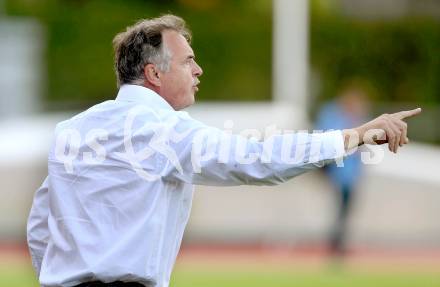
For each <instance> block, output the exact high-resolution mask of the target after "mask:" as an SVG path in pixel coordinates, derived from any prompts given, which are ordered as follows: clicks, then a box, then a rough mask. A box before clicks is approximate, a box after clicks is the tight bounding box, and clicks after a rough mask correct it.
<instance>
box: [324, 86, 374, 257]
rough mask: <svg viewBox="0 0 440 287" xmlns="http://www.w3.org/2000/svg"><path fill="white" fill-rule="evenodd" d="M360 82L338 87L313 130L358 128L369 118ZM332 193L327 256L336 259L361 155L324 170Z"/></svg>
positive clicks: (341, 247) (342, 242)
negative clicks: (334, 210)
mask: <svg viewBox="0 0 440 287" xmlns="http://www.w3.org/2000/svg"><path fill="white" fill-rule="evenodd" d="M367 93H368V92H367V89H366V87H365V86H364V85H363V84H361V82H360V81H350V82H347V83H345V84H344V85H342V86H341V89H340V92H339V95H338V96H337V97H336V98H335V99H334V100H332V101H330V102H328V103H325V104H324V105H323V106H322V108H321V109H320V110H319V112H318V116H317V121H316V129H318V130H324V131H325V130H338V129H345V128H347V127H352V126H358V125H361V124H362V123H363V122H365V120H366V119H367V117H368V110H369V109H368V107H369V103H368V94H367ZM323 171H324V173H325V175H326V176H327V177H328V178H329V180H330V182H331V183H332V185H333V187H334V189H335V198H336V203H337V207H338V208H337V210H338V212H337V214H336V219H335V222H334V224H333V228H332V230H331V234H330V239H329V249H330V253H331V254H332V255H334V256H335V257H336V258H338V257H341V256H343V255H344V254H345V252H346V247H347V246H346V239H347V227H348V226H347V224H348V220H349V215H350V213H351V209H352V206H353V197H354V195H355V192H356V188H357V185H358V183H359V180H360V179H361V177H362V162H361V157H360V153H359V152H358V151H356V152H355V153H354V154H352V155H351V156H349V157H346V158H345V159H344V165H343V166H342V167H338V166H337V165H336V163H331V164H329V165H327V166H325V167H324V168H323Z"/></svg>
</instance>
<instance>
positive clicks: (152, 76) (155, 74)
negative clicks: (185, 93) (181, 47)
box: [144, 64, 161, 87]
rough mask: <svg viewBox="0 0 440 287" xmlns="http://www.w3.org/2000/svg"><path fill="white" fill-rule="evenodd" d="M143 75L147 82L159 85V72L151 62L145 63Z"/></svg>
mask: <svg viewBox="0 0 440 287" xmlns="http://www.w3.org/2000/svg"><path fill="white" fill-rule="evenodd" d="M144 76H145V79H146V80H147V82H148V83H150V84H151V85H153V86H156V87H160V86H161V82H160V72H159V70H158V69H157V68H156V66H155V65H153V64H147V65H145V67H144Z"/></svg>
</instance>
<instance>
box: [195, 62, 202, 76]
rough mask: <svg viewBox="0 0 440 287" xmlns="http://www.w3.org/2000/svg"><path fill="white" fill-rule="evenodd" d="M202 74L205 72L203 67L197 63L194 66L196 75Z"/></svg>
mask: <svg viewBox="0 0 440 287" xmlns="http://www.w3.org/2000/svg"><path fill="white" fill-rule="evenodd" d="M202 74H203V70H202V68H201V67H200V66H199V65H198V64H197V63H195V67H194V75H195V76H196V77H200V76H201V75H202Z"/></svg>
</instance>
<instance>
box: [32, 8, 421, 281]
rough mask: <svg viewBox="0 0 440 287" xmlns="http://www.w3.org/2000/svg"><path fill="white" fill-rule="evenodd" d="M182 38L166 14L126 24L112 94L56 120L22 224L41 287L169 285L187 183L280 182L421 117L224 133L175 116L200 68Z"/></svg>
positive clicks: (189, 189)
mask: <svg viewBox="0 0 440 287" xmlns="http://www.w3.org/2000/svg"><path fill="white" fill-rule="evenodd" d="M190 40H191V34H190V32H189V30H188V29H187V28H186V26H185V22H184V21H183V20H182V19H181V18H178V17H176V16H173V15H165V16H162V17H159V18H155V19H150V20H143V21H140V22H138V23H137V24H135V25H133V26H131V27H128V28H127V30H126V31H125V32H122V33H120V34H118V35H117V36H116V37H115V39H114V48H115V68H116V74H117V78H118V86H119V87H120V89H119V92H118V95H117V97H116V99H115V100H111V101H106V102H103V103H101V104H98V105H96V106H93V107H92V108H90V109H88V110H86V111H85V112H83V113H80V114H78V115H76V116H74V117H73V118H71V119H69V120H67V121H64V122H61V123H59V124H58V125H57V127H56V129H55V137H54V141H53V144H52V147H51V149H50V152H49V157H48V176H47V178H46V180H45V181H44V182H43V185H42V186H41V187H40V188H39V189H38V190H37V192H36V194H35V198H34V202H33V206H32V209H31V212H30V215H29V221H28V230H27V231H28V233H27V234H28V244H29V248H30V253H31V257H32V262H33V265H34V268H35V270H36V272H37V274H38V277H39V281H40V284H41V285H42V286H160V287H166V286H168V285H169V280H170V276H171V270H172V267H173V264H174V261H175V259H176V256H177V253H178V250H179V247H180V243H181V240H182V236H183V232H184V229H185V225H186V223H187V221H188V217H189V213H190V209H191V201H192V196H193V184H206V185H241V184H256V185H273V184H279V183H282V182H285V181H287V180H288V179H290V178H292V177H294V176H296V175H299V174H301V173H303V172H306V171H308V170H310V169H314V168H316V167H320V166H322V165H323V164H325V163H328V162H331V161H334V160H335V159H337V158H341V157H342V156H344V154H345V151H346V150H348V149H351V148H354V147H357V146H358V145H360V144H362V143H363V142H364V141H363V140H364V138H366V137H365V135H367V134H368V132H369V131H370V130H373V129H376V131H377V129H379V132H375V133H371V136H370V137H368V138H369V141H371V142H376V143H385V142H386V143H388V145H389V148H390V150H391V151H393V152H396V151H397V149H398V147H399V146H402V145H403V144H405V143H407V142H408V139H407V136H406V135H407V126H406V124H405V122H403V121H402V119H403V118H405V117H408V116H412V115H415V114H418V113H419V112H420V109H416V110H412V111H404V112H400V113H396V114H392V115H382V116H381V117H379V118H377V119H375V120H373V121H371V122H369V123H366V124H364V125H362V126H360V127H358V128H354V129H350V130H343V131H331V132H326V133H321V134H305V133H302V134H301V133H298V134H285V135H279V134H277V135H273V136H271V137H269V138H267V139H266V140H265V141H262V142H258V141H256V140H254V139H247V138H244V137H241V136H236V135H230V134H228V133H226V132H223V131H221V130H218V129H216V128H213V127H209V126H206V125H205V124H203V123H201V122H199V121H196V120H194V119H192V118H191V117H190V116H189V115H188V114H187V113H186V112H182V111H181V110H182V109H184V108H185V107H188V106H190V105H192V104H193V103H194V94H195V93H196V92H197V90H198V87H197V85H198V83H199V80H198V77H200V76H201V75H202V69H201V68H200V66H199V65H198V64H197V63H196V61H195V57H194V53H193V51H192V49H191V47H190V45H189V44H190ZM351 135H356V137H355V139H358V138H360V139H362V140H360V141H357V140H354V141H352V140H350V139H352V138H353V137H351ZM373 135H374V136H376V138H374V137H373ZM292 154H294V158H293V159H292V157H291V155H292Z"/></svg>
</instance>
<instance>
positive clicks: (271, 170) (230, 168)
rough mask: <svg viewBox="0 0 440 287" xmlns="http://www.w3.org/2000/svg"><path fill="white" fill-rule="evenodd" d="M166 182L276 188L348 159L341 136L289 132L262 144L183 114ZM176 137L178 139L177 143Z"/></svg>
mask: <svg viewBox="0 0 440 287" xmlns="http://www.w3.org/2000/svg"><path fill="white" fill-rule="evenodd" d="M180 117H181V118H180V120H179V121H178V123H179V124H178V125H176V127H175V129H174V130H175V131H176V132H177V134H181V135H182V134H184V135H185V134H186V135H187V136H186V137H183V139H179V137H171V140H170V145H171V146H172V149H173V150H174V151H175V152H176V153H177V158H178V159H179V161H178V162H177V164H176V162H174V163H173V162H170V161H169V160H168V159H164V160H166V161H167V165H168V167H169V168H168V169H167V172H166V173H165V176H164V177H165V178H166V179H170V180H181V181H184V182H187V183H192V184H200V185H242V184H246V185H275V184H280V183H283V182H285V181H287V180H289V179H290V178H292V177H294V176H297V175H300V174H302V173H304V172H306V171H309V170H312V169H316V168H319V167H322V166H324V165H325V164H327V163H330V162H333V161H334V160H336V159H338V158H341V157H343V156H344V153H345V150H344V142H343V136H342V132H341V131H339V130H337V131H330V132H325V133H313V134H310V133H306V132H298V133H287V134H278V135H273V136H270V137H267V138H266V139H265V140H263V141H258V140H255V139H252V138H251V139H249V138H246V137H244V136H240V135H232V134H230V133H226V132H225V131H221V130H219V129H217V128H213V127H209V126H206V125H204V124H202V123H200V122H198V121H196V120H194V119H192V118H190V117H189V116H188V115H186V113H184V114H180ZM174 138H176V139H179V140H175V141H174V140H173V139H174Z"/></svg>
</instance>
